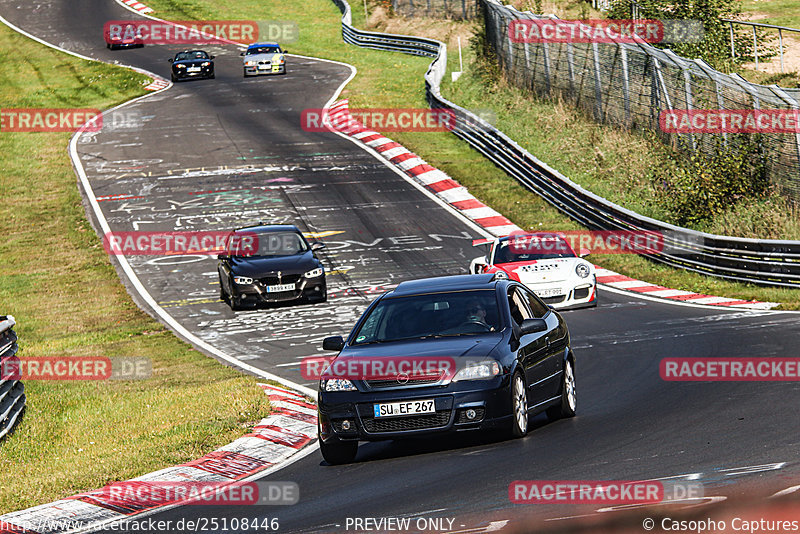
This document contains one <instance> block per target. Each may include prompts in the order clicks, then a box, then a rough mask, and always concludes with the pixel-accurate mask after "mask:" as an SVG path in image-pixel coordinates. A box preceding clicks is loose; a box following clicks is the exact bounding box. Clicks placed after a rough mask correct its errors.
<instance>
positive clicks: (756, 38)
mask: <svg viewBox="0 0 800 534" xmlns="http://www.w3.org/2000/svg"><path fill="white" fill-rule="evenodd" d="M750 27H751V28H753V55H754V56H755V58H756V70H758V37H757V36H756V27H755V26H750Z"/></svg>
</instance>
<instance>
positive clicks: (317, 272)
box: [303, 267, 325, 278]
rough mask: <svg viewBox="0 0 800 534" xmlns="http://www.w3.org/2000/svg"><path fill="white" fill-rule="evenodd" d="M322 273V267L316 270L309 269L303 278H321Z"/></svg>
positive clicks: (323, 271)
mask: <svg viewBox="0 0 800 534" xmlns="http://www.w3.org/2000/svg"><path fill="white" fill-rule="evenodd" d="M323 273H325V269H323V268H322V267H318V268H316V269H311V270H310V271H308V272H307V273H306V274H304V275H303V276H305V277H306V278H316V277H317V276H322V275H323Z"/></svg>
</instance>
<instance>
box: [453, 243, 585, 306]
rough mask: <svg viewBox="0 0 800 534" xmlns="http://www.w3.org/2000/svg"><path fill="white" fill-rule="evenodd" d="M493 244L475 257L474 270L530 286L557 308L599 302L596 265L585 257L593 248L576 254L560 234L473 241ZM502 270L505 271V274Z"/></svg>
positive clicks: (545, 300) (474, 272)
mask: <svg viewBox="0 0 800 534" xmlns="http://www.w3.org/2000/svg"><path fill="white" fill-rule="evenodd" d="M472 244H473V245H474V246H479V245H487V246H489V251H488V253H487V254H486V255H485V256H483V257H480V258H475V259H474V260H472V263H470V266H469V272H470V273H471V274H480V273H498V276H503V275H505V276H508V278H510V279H511V280H517V281H518V282H522V283H523V284H525V285H526V286H528V287H529V288H530V289H531V290H532V291H533V292H534V293H536V295H537V296H539V297H540V298H541V299H542V300H543V301H544V302H545V303H547V304H549V305H551V306H552V307H554V308H559V309H565V308H581V307H589V306H596V305H597V277H596V275H595V268H594V265H592V264H591V263H590V262H588V261H586V260H584V259H583V256H586V255H587V254H588V253H589V251H588V250H584V249H582V250H581V254H580V255H579V254H576V253H575V251H574V250H573V249H572V247H571V246H570V244H569V243H568V242H567V241H566V239H564V238H563V237H562V236H561V235H559V234H554V233H535V234H519V235H511V236H507V237H501V238H497V239H480V240H476V241H473V243H472ZM501 273H502V274H501Z"/></svg>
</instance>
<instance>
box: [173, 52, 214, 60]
mask: <svg viewBox="0 0 800 534" xmlns="http://www.w3.org/2000/svg"><path fill="white" fill-rule="evenodd" d="M192 59H208V54H206V53H205V52H203V51H202V50H195V51H194V52H181V53H179V54H176V55H175V61H187V60H192Z"/></svg>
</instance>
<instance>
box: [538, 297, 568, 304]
mask: <svg viewBox="0 0 800 534" xmlns="http://www.w3.org/2000/svg"><path fill="white" fill-rule="evenodd" d="M565 298H567V296H566V295H557V296H555V297H544V298H542V300H543V301H544V303H545V304H558V303H559V302H564V299H565Z"/></svg>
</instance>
